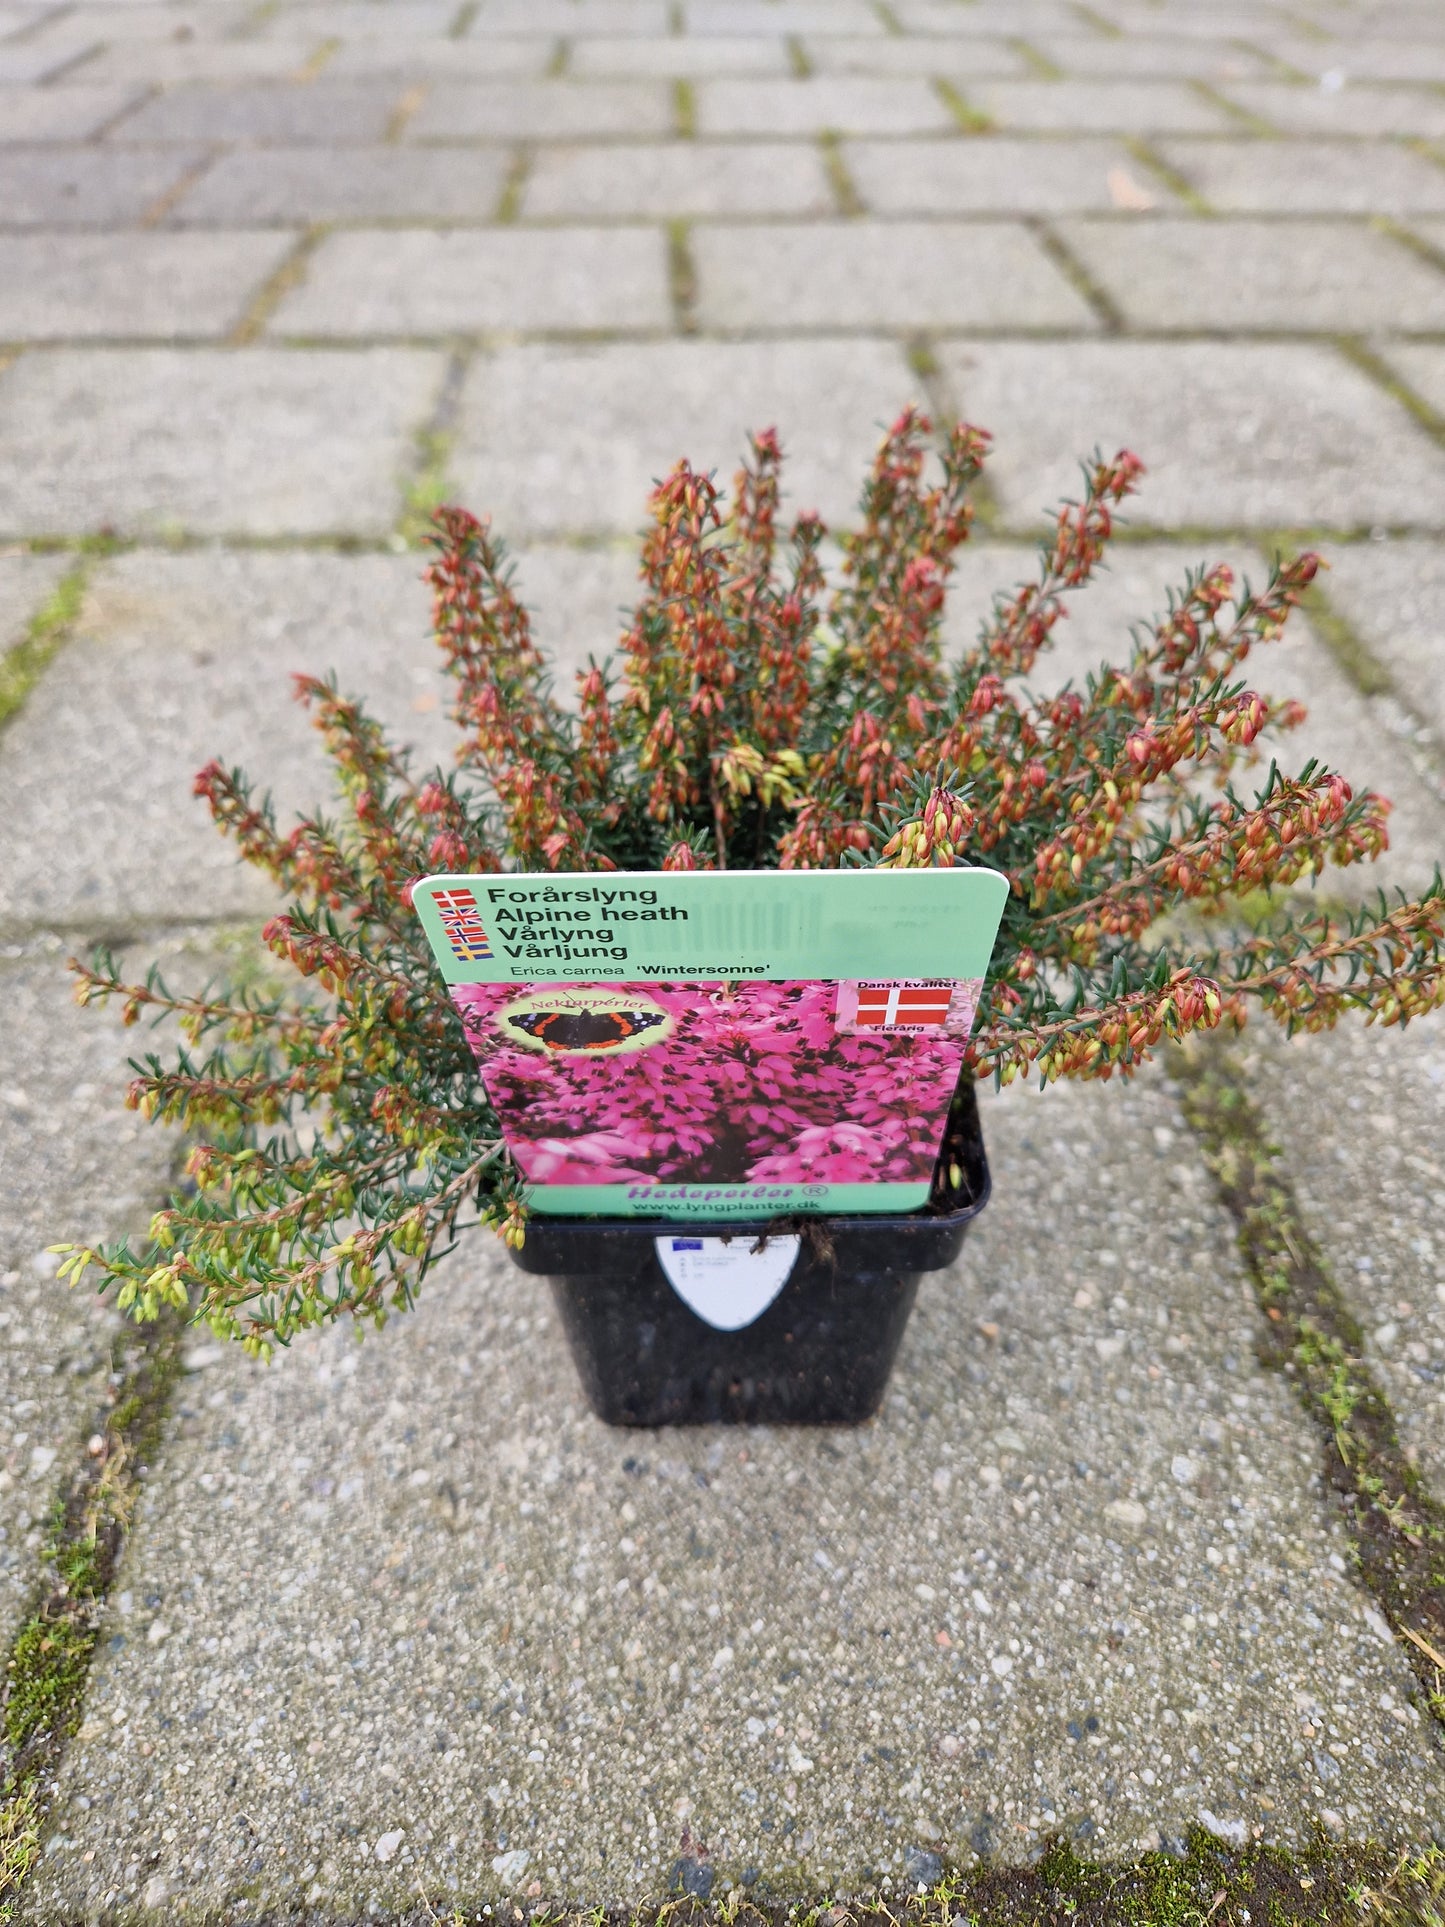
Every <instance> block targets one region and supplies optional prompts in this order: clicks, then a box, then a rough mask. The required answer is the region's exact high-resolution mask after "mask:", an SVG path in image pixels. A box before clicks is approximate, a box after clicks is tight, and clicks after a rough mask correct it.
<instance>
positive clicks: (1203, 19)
mask: <svg viewBox="0 0 1445 1927" xmlns="http://www.w3.org/2000/svg"><path fill="white" fill-rule="evenodd" d="M1089 11H1090V13H1091V14H1094V15H1096V16H1097V17H1098V18H1099V19H1101V20H1105V21H1107V22H1108V23H1109V24H1110V25H1111V26H1112V27H1113V28H1114V29H1115V31H1116V32H1117V33H1120V34H1123V35H1126V36H1128V37H1130V38H1134V37H1137V36H1140V35H1144V34H1153V35H1158V36H1159V37H1161V38H1163V37H1164V36H1166V35H1167V36H1172V37H1173V38H1176V39H1186V40H1188V39H1197V40H1248V41H1253V40H1255V39H1256V38H1257V37H1258V36H1259V35H1260V34H1267V33H1270V32H1275V33H1279V32H1281V31H1290V30H1291V29H1293V30H1296V31H1297V30H1298V22H1299V13H1298V11H1297V10H1295V11H1291V10H1289V9H1288V8H1283V7H1280V8H1275V7H1239V8H1237V9H1235V10H1234V11H1232V12H1231V11H1230V10H1228V9H1227V8H1225V7H1214V6H1211V7H1169V6H1163V7H1160V6H1154V5H1152V4H1150V0H1144V4H1142V5H1138V4H1135V5H1128V4H1118V5H1115V4H1113V3H1112V0H1104V3H1103V4H1102V5H1100V6H1094V5H1092V4H1091V5H1090V8H1089Z"/></svg>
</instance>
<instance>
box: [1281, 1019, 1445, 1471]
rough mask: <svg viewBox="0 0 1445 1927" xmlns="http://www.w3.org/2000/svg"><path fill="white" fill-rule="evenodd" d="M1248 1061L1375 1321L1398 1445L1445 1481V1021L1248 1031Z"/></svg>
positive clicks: (1319, 1224) (1299, 1178)
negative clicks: (1289, 1034) (1301, 1031)
mask: <svg viewBox="0 0 1445 1927" xmlns="http://www.w3.org/2000/svg"><path fill="white" fill-rule="evenodd" d="M1244 1044H1245V1047H1246V1048H1245V1054H1244V1058H1243V1062H1244V1065H1245V1067H1246V1070H1247V1074H1248V1076H1249V1081H1250V1086H1251V1088H1252V1089H1253V1091H1254V1092H1255V1093H1256V1097H1257V1101H1258V1102H1259V1103H1260V1104H1261V1105H1262V1106H1263V1108H1264V1111H1265V1115H1266V1117H1267V1119H1268V1122H1269V1127H1270V1134H1271V1136H1272V1137H1273V1138H1274V1139H1275V1141H1276V1142H1277V1143H1278V1144H1279V1145H1280V1147H1281V1149H1282V1150H1283V1152H1284V1155H1285V1160H1286V1169H1287V1170H1288V1172H1289V1175H1290V1177H1291V1179H1292V1180H1293V1182H1294V1186H1295V1191H1296V1196H1297V1198H1298V1201H1299V1205H1300V1209H1301V1211H1302V1212H1303V1214H1304V1218H1305V1222H1306V1224H1307V1225H1308V1227H1309V1229H1310V1231H1311V1232H1312V1233H1313V1235H1314V1238H1315V1240H1316V1242H1317V1243H1318V1244H1319V1246H1320V1247H1321V1249H1322V1250H1323V1252H1324V1254H1325V1256H1326V1259H1327V1260H1328V1262H1329V1264H1330V1266H1331V1269H1332V1270H1333V1273H1334V1276H1335V1278H1336V1281H1337V1282H1338V1284H1339V1285H1340V1287H1341V1289H1342V1290H1343V1291H1344V1293H1345V1296H1346V1298H1347V1299H1348V1300H1349V1302H1350V1304H1351V1306H1352V1308H1353V1310H1354V1312H1355V1314H1356V1316H1357V1317H1358V1318H1359V1320H1360V1322H1361V1324H1362V1325H1363V1326H1364V1328H1365V1355H1366V1357H1367V1358H1368V1359H1369V1361H1370V1363H1371V1364H1372V1365H1373V1367H1374V1369H1375V1371H1376V1373H1377V1374H1378V1376H1379V1378H1380V1380H1381V1381H1382V1383H1383V1387H1384V1390H1385V1393H1386V1396H1387V1397H1388V1398H1389V1400H1390V1404H1391V1406H1392V1407H1393V1409H1394V1412H1395V1416H1396V1419H1397V1421H1398V1426H1399V1435H1400V1442H1401V1444H1402V1445H1403V1446H1404V1448H1405V1450H1406V1452H1407V1453H1409V1454H1410V1455H1411V1456H1412V1457H1414V1458H1415V1459H1416V1460H1417V1462H1418V1463H1419V1465H1420V1468H1421V1470H1422V1472H1423V1473H1424V1474H1425V1478H1426V1481H1427V1483H1428V1484H1429V1485H1430V1487H1431V1488H1432V1489H1433V1490H1434V1491H1436V1492H1438V1491H1439V1490H1440V1489H1441V1487H1442V1485H1445V1391H1442V1389H1441V1387H1442V1381H1445V1289H1442V1286H1441V1284H1440V1277H1441V1254H1442V1252H1445V1164H1442V1161H1441V1133H1440V1119H1441V1115H1442V1112H1445V1024H1442V1022H1441V1020H1440V1018H1439V1016H1438V1015H1436V1016H1431V1017H1428V1018H1424V1019H1422V1020H1421V1021H1420V1022H1418V1023H1414V1024H1411V1025H1410V1026H1409V1027H1408V1028H1407V1029H1406V1030H1404V1031H1400V1030H1398V1029H1393V1030H1383V1029H1380V1028H1378V1027H1376V1028H1374V1029H1370V1030H1366V1028H1365V1027H1364V1025H1363V1024H1358V1023H1354V1024H1350V1023H1342V1024H1341V1025H1340V1026H1339V1027H1338V1029H1336V1030H1333V1031H1328V1032H1326V1033H1324V1034H1323V1035H1322V1036H1319V1037H1310V1038H1307V1039H1306V1038H1300V1039H1298V1040H1297V1041H1296V1042H1295V1043H1293V1044H1291V1043H1288V1042H1286V1040H1285V1039H1284V1038H1283V1037H1281V1036H1280V1035H1279V1034H1278V1033H1277V1032H1276V1031H1275V1030H1274V1028H1273V1026H1268V1027H1267V1026H1265V1025H1263V1024H1259V1025H1255V1026H1252V1027H1251V1028H1250V1029H1249V1030H1248V1031H1247V1032H1246V1033H1245V1038H1244Z"/></svg>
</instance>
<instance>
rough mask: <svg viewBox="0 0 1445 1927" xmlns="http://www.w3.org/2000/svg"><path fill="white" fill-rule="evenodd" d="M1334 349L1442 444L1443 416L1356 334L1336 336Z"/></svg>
mask: <svg viewBox="0 0 1445 1927" xmlns="http://www.w3.org/2000/svg"><path fill="white" fill-rule="evenodd" d="M1335 346H1336V348H1338V349H1339V351H1340V353H1341V354H1342V355H1344V356H1346V357H1347V359H1349V360H1350V361H1352V362H1353V363H1354V364H1355V366H1356V367H1357V368H1358V369H1359V371H1360V373H1361V374H1363V375H1368V376H1369V378H1370V380H1371V381H1373V382H1374V383H1376V385H1377V386H1378V387H1380V388H1383V389H1384V391H1385V393H1386V394H1387V395H1389V396H1390V397H1391V398H1392V399H1393V400H1395V401H1397V402H1399V404H1400V406H1401V407H1402V408H1404V409H1407V410H1408V411H1409V413H1410V414H1412V415H1413V416H1414V417H1415V420H1416V421H1417V422H1418V423H1419V424H1420V426H1421V427H1422V428H1423V429H1424V430H1425V432H1426V434H1427V435H1432V436H1433V437H1434V438H1435V440H1436V441H1437V442H1440V443H1442V444H1445V415H1441V414H1440V413H1439V412H1438V411H1437V410H1436V409H1434V408H1432V407H1431V406H1430V404H1429V402H1428V401H1426V400H1425V398H1424V396H1423V395H1417V394H1416V392H1415V390H1414V389H1413V388H1412V387H1411V386H1410V384H1409V383H1408V382H1406V381H1402V380H1401V379H1400V377H1399V376H1398V375H1397V374H1396V373H1395V371H1394V369H1393V368H1391V367H1390V366H1389V364H1388V363H1387V362H1384V361H1382V360H1381V359H1380V357H1379V356H1378V355H1377V354H1376V353H1375V351H1374V349H1373V348H1371V347H1370V346H1369V345H1368V343H1366V342H1364V341H1361V339H1360V338H1359V336H1358V335H1336V336H1335Z"/></svg>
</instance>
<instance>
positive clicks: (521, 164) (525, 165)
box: [492, 146, 532, 227]
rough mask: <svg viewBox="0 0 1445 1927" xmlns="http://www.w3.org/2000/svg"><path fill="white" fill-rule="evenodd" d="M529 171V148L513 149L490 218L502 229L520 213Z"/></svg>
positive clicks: (530, 165)
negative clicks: (501, 226) (493, 212)
mask: <svg viewBox="0 0 1445 1927" xmlns="http://www.w3.org/2000/svg"><path fill="white" fill-rule="evenodd" d="M531 171H532V150H531V148H530V147H527V146H522V147H518V148H516V149H514V151H513V154H512V159H511V164H510V165H509V166H508V168H507V178H506V179H505V180H504V181H503V182H502V191H501V194H500V195H499V196H498V198H497V211H496V213H495V215H494V216H493V217H492V218H493V219H494V220H495V221H498V222H500V223H501V224H502V225H503V226H504V227H505V226H510V224H511V223H512V222H513V221H515V220H516V219H517V217H518V215H519V214H520V213H521V211H522V195H523V193H524V192H525V190H526V186H527V176H528V175H529V174H530V173H531Z"/></svg>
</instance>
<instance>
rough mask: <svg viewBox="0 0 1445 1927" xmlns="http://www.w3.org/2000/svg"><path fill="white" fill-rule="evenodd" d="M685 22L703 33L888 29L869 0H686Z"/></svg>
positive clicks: (689, 29)
mask: <svg viewBox="0 0 1445 1927" xmlns="http://www.w3.org/2000/svg"><path fill="white" fill-rule="evenodd" d="M683 24H684V27H685V30H686V31H687V32H688V33H694V34H702V35H720V34H758V33H789V34H804V33H806V34H868V35H871V36H874V37H876V38H881V37H882V35H883V32H884V26H883V22H882V20H880V18H879V17H878V14H877V12H876V11H875V9H874V8H872V7H871V6H869V4H868V0H684V4H683Z"/></svg>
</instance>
